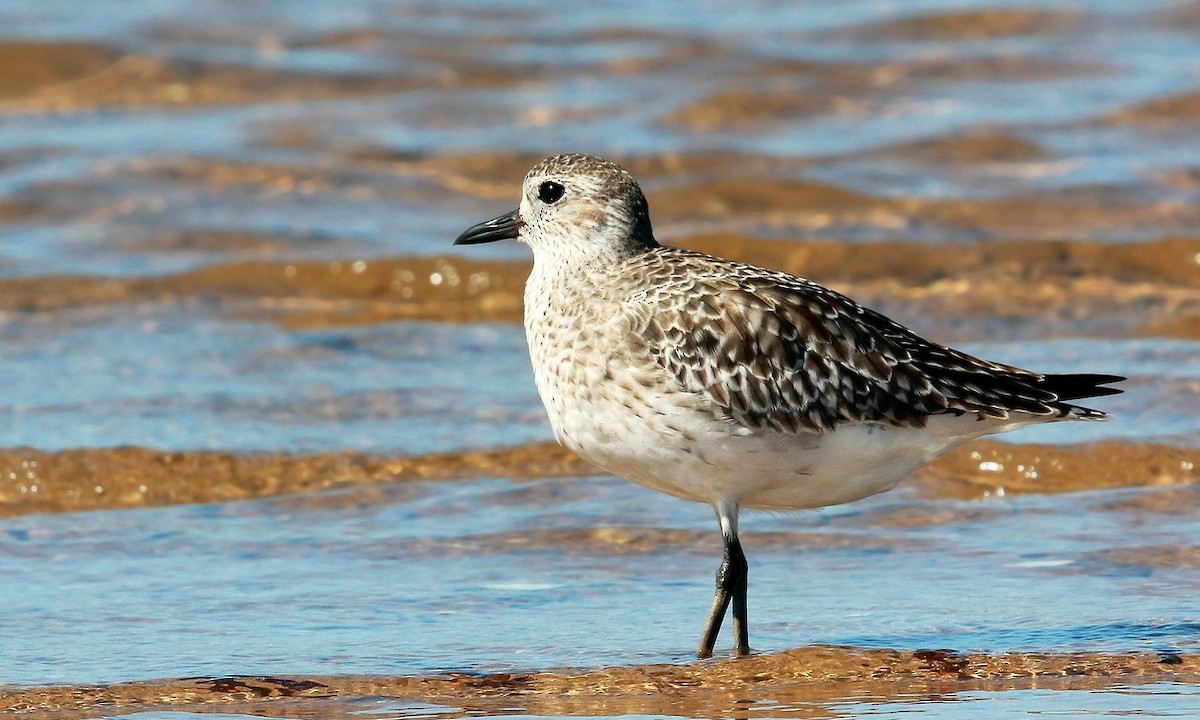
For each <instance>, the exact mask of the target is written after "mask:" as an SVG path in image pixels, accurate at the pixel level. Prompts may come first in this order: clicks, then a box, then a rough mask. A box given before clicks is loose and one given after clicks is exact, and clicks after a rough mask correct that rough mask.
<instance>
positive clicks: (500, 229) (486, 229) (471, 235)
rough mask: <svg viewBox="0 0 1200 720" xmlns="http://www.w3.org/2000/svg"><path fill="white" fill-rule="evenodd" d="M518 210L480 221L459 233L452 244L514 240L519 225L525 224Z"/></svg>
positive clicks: (519, 229) (519, 227)
mask: <svg viewBox="0 0 1200 720" xmlns="http://www.w3.org/2000/svg"><path fill="white" fill-rule="evenodd" d="M519 212H520V211H519V210H513V211H512V212H509V213H504V214H503V215H501V216H500V217H497V218H492V219H491V220H488V221H487V222H481V223H479V224H478V225H476V226H474V227H472V228H469V229H468V230H467V231H466V232H464V233H463V234H462V235H459V236H458V239H456V240H455V241H454V244H455V245H478V244H479V243H490V242H496V241H497V240H515V239H516V238H517V234H518V233H519V232H520V231H521V226H522V225H524V224H525V223H523V222H521V218H520V217H519V216H518V213H519Z"/></svg>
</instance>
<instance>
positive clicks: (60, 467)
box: [0, 440, 1200, 517]
mask: <svg viewBox="0 0 1200 720" xmlns="http://www.w3.org/2000/svg"><path fill="white" fill-rule="evenodd" d="M600 472H601V471H600V470H598V469H597V468H595V467H594V466H592V465H589V464H588V463H586V462H584V461H583V460H581V459H579V458H578V457H577V456H575V455H574V454H573V453H571V452H570V451H569V450H567V449H565V448H563V447H560V446H558V445H554V444H551V443H540V444H531V445H524V446H519V447H513V448H505V449H499V450H481V451H477V452H467V453H438V454H432V455H422V456H415V457H393V458H387V457H376V456H371V455H364V454H351V453H338V454H329V455H315V456H297V455H265V454H251V455H237V454H231V453H203V452H164V451H157V450H152V449H149V448H139V447H125V448H114V449H111V450H110V449H83V450H67V451H61V452H45V451H39V450H34V449H29V448H25V449H22V448H17V449H8V450H0V517H6V516H13V515H24V514H30V513H54V512H80V511H84V510H112V509H126V508H139V507H154V506H163V505H174V504H179V503H222V502H232V501H239V500H253V499H257V498H265V497H273V496H276V495H284V494H290V493H307V492H313V491H319V490H330V489H339V488H348V487H370V486H386V485H388V484H391V483H403V482H415V481H430V480H443V481H470V480H475V479H479V478H493V477H499V478H511V479H517V480H532V479H538V478H547V477H581V476H587V475H595V474H599V473H600ZM1198 479H1200V449H1196V448H1182V447H1171V446H1166V445H1156V444H1151V443H1127V442H1106V443H1093V444H1089V445H1083V446H1061V445H1034V444H1025V445H1020V444H1012V443H1005V442H997V441H989V440H981V441H976V442H974V443H971V444H969V445H967V446H964V447H962V448H959V449H956V450H954V451H951V452H950V453H947V454H946V455H944V456H943V457H941V458H939V459H937V460H936V461H934V462H933V463H932V464H930V465H929V466H928V467H927V468H925V469H923V470H921V471H920V472H919V474H918V475H917V476H916V477H915V478H914V479H913V480H912V481H911V482H912V484H913V485H914V486H915V487H917V488H918V489H919V490H920V492H921V493H922V494H924V495H926V496H928V497H938V498H959V499H979V498H984V497H989V496H991V495H996V494H1000V495H1004V494H1013V495H1021V494H1028V493H1064V492H1080V491H1086V490H1105V489H1113V488H1134V487H1163V486H1173V485H1192V484H1195V483H1196V482H1197V480H1198Z"/></svg>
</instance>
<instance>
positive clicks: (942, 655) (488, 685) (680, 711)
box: [0, 646, 1200, 720]
mask: <svg viewBox="0 0 1200 720" xmlns="http://www.w3.org/2000/svg"><path fill="white" fill-rule="evenodd" d="M1161 682H1170V683H1187V684H1194V683H1197V682H1200V658H1198V657H1197V656H1195V655H1179V654H1174V653H1165V654H1164V653H1129V654H1094V653H1062V654H1058V653H1053V652H1038V653H1003V654H994V655H988V654H965V655H960V654H957V653H954V652H952V651H946V650H927V651H915V652H913V651H896V650H869V649H861V648H850V647H832V646H813V647H805V648H799V649H796V650H789V651H786V652H781V653H776V654H769V655H757V656H752V657H749V658H745V659H740V660H733V659H718V660H714V661H709V662H691V663H681V664H670V665H646V666H640V667H609V668H599V669H594V670H563V671H553V672H531V673H524V672H504V673H492V674H470V673H451V674H445V675H427V676H416V677H361V676H315V677H307V676H305V677H290V676H284V677H240V676H235V677H228V678H190V679H182V680H172V679H164V680H148V681H144V682H136V683H119V684H114V685H99V686H96V685H76V686H51V687H36V688H15V689H5V688H0V713H11V714H13V715H14V716H18V717H23V718H31V719H33V720H70V719H73V718H84V717H91V716H94V715H95V714H97V713H104V714H106V715H108V714H127V713H134V712H145V711H150V710H173V711H193V712H237V713H247V714H253V715H262V716H268V717H313V716H320V717H347V718H349V717H354V716H357V715H359V714H361V712H362V711H363V710H362V705H361V701H363V700H365V699H373V700H379V699H384V698H389V699H395V700H404V701H409V702H419V703H431V704H435V705H441V706H444V711H445V712H439V711H438V709H437V708H429V709H427V710H426V712H425V713H423V714H422V715H421V716H422V717H460V716H461V715H462V713H463V712H464V711H466V712H470V713H475V714H489V715H491V714H511V713H513V712H517V711H521V712H525V713H529V714H535V715H553V716H569V715H625V714H633V713H642V714H660V713H665V714H669V715H684V716H687V717H712V716H714V715H720V716H724V715H728V714H736V716H737V717H746V718H753V717H776V716H778V715H779V713H780V709H781V707H782V708H787V709H790V710H791V712H789V716H796V717H832V716H834V715H837V714H838V713H835V712H833V711H832V710H829V709H826V708H824V707H823V705H824V704H826V703H836V702H839V701H841V702H847V701H858V702H861V701H863V700H864V699H870V700H873V701H882V700H886V699H888V698H896V699H903V698H926V699H934V698H940V699H942V700H952V699H953V696H954V695H955V694H956V693H959V692H968V691H981V690H982V691H988V692H1004V691H1014V690H1025V689H1031V688H1049V689H1057V690H1102V689H1106V688H1113V687H1130V686H1137V685H1145V684H1150V683H1161ZM748 698H753V702H751V701H749V700H748ZM356 701H357V703H358V704H356Z"/></svg>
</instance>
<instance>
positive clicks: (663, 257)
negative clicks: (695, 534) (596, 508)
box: [455, 154, 1124, 657]
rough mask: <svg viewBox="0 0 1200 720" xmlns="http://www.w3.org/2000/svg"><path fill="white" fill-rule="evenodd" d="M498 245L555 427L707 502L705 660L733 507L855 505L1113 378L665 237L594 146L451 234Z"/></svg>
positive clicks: (719, 602)
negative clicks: (947, 333) (951, 338)
mask: <svg viewBox="0 0 1200 720" xmlns="http://www.w3.org/2000/svg"><path fill="white" fill-rule="evenodd" d="M505 239H512V240H518V241H520V242H522V243H524V244H526V245H528V246H529V247H530V248H531V250H532V251H533V255H534V265H533V270H532V272H531V273H530V275H529V279H528V280H527V282H526V286H525V332H526V338H527V340H528V343H529V352H530V359H531V361H532V364H533V369H534V379H535V381H536V384H537V388H538V394H539V395H540V397H541V399H542V402H543V404H544V405H545V407H546V412H547V415H548V417H549V420H550V425H551V427H552V428H553V430H554V435H555V438H556V439H557V440H558V441H559V442H560V443H562V444H563V445H565V446H567V447H568V448H570V449H571V450H573V451H575V452H576V453H577V454H579V455H580V456H581V457H583V458H584V459H586V460H588V461H590V462H592V463H593V464H595V465H597V466H599V467H601V468H603V469H605V470H606V471H608V472H611V473H613V474H615V475H619V476H621V477H625V478H628V479H629V480H632V481H634V482H636V483H638V484H640V485H644V486H645V487H648V488H651V489H653V490H657V491H660V492H664V493H667V494H669V495H673V496H675V497H679V498H683V499H686V500H693V501H697V502H703V503H707V504H708V505H710V506H712V507H713V509H714V510H715V511H716V513H717V518H718V520H719V522H720V527H721V535H722V538H723V539H724V546H725V551H724V559H723V560H722V562H721V566H720V569H719V570H718V571H717V583H716V585H717V586H716V594H715V597H714V599H713V605H712V610H711V612H710V613H709V617H708V622H707V623H706V625H705V629H704V632H703V635H702V638H701V641H700V648H699V651H698V655H699V656H700V657H708V656H710V655H711V654H712V651H713V647H714V645H715V644H716V640H717V635H718V633H719V631H720V629H721V626H722V624H723V623H724V618H725V616H726V614H727V613H728V612H729V609H730V607H731V606H732V615H733V634H734V642H733V644H734V651H735V652H736V653H737V654H738V655H745V654H748V653H749V652H750V642H749V625H748V620H747V606H746V588H747V577H748V565H747V562H746V556H745V554H744V553H743V551H742V546H741V542H740V541H739V539H738V515H739V511H740V510H741V508H765V509H775V510H787V509H799V508H819V507H824V506H828V505H836V504H839V503H846V502H852V501H855V500H859V499H862V498H865V497H868V496H870V495H874V494H876V493H879V492H883V491H885V490H889V489H891V488H893V487H895V486H896V484H898V483H899V482H900V481H901V480H903V479H904V478H905V477H906V476H908V475H909V474H910V473H912V472H913V471H914V470H916V469H917V468H918V467H920V466H921V465H923V464H925V463H927V462H928V461H930V460H931V459H933V458H934V457H936V456H937V455H939V454H941V453H943V452H945V451H946V450H949V449H950V448H952V447H954V446H956V445H958V444H960V443H963V442H966V441H968V440H971V439H973V438H977V437H980V436H983V435H987V434H990V433H997V432H1005V431H1008V430H1014V429H1017V428H1020V427H1023V426H1026V425H1031V424H1036V423H1045V422H1055V421H1061V420H1100V419H1103V418H1105V417H1106V415H1105V413H1103V412H1102V411H1099V410H1094V409H1092V408H1088V407H1084V406H1081V405H1076V404H1074V403H1073V402H1072V401H1074V400H1080V399H1084V398H1089V397H1101V396H1105V395H1112V394H1116V393H1119V392H1121V391H1120V390H1119V389H1117V388H1113V387H1109V386H1110V385H1112V384H1113V383H1116V382H1119V381H1121V380H1124V378H1123V377H1120V376H1117V375H1102V374H1058V375H1047V374H1041V373H1037V372H1032V371H1029V370H1023V369H1021V368H1017V367H1013V366H1011V365H1005V364H1001V363H996V362H990V361H987V360H983V359H981V358H977V357H974V356H971V355H969V354H967V353H964V352H960V351H958V350H954V349H952V348H949V347H945V346H942V345H939V344H937V343H934V342H931V341H929V340H926V339H924V338H922V337H921V336H919V335H917V334H916V333H914V332H913V331H911V330H909V329H908V328H906V327H904V326H902V325H900V324H899V323H896V322H894V321H892V320H891V319H889V318H887V317H885V316H884V315H882V314H880V313H877V312H874V311H872V310H869V309H867V308H864V307H862V306H860V305H858V304H857V303H855V302H854V301H853V300H851V299H850V298H848V297H846V296H844V295H841V294H839V293H837V292H834V291H833V290H830V289H828V288H825V287H822V286H821V285H818V284H817V283H814V282H812V281H810V280H806V279H804V278H800V277H795V276H792V275H788V274H786V273H782V272H776V271H772V270H766V269H763V268H759V267H755V266H753V265H747V264H744V263H737V262H732V261H728V260H723V259H720V258H717V257H712V256H709V255H704V254H701V253H697V252H691V251H687V250H681V249H677V248H670V247H664V246H662V245H660V244H659V243H658V242H657V240H655V238H654V234H653V231H652V228H651V223H650V215H649V207H648V204H647V202H646V198H645V196H644V195H643V194H642V191H641V188H640V187H638V184H637V182H635V181H634V179H633V177H632V176H631V175H630V174H629V173H628V172H626V171H625V170H624V169H622V168H621V167H619V166H617V165H616V164H614V163H611V162H609V161H607V160H604V159H601V158H597V157H592V156H588V155H577V154H568V155H557V156H555V157H551V158H548V159H546V160H544V161H542V162H541V163H539V164H538V165H537V166H535V167H534V168H533V169H532V170H530V171H529V174H528V175H526V177H525V182H524V185H523V192H522V197H521V202H520V206H519V207H518V208H517V209H516V210H514V211H512V212H509V213H506V214H504V215H501V216H500V217H497V218H495V219H494V220H489V221H487V222H484V223H480V224H479V225H476V226H474V227H472V228H470V229H469V230H467V231H466V232H464V233H463V234H462V235H460V236H459V237H458V239H457V240H456V241H455V244H457V245H469V244H476V243H484V242H495V241H497V240H505Z"/></svg>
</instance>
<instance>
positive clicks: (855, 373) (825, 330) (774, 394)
mask: <svg viewBox="0 0 1200 720" xmlns="http://www.w3.org/2000/svg"><path fill="white" fill-rule="evenodd" d="M731 265H734V266H736V267H735V268H734V269H735V270H737V272H734V273H732V275H733V276H735V277H737V280H736V281H730V280H729V279H728V275H727V276H726V277H725V278H721V279H718V278H716V277H708V278H706V277H704V276H701V277H696V276H695V275H693V276H691V277H690V278H689V279H688V280H687V281H686V285H687V286H688V289H687V290H686V292H678V293H673V294H674V295H675V299H676V300H677V302H674V303H666V304H663V303H659V304H658V305H657V307H656V308H655V312H653V313H650V312H646V313H641V314H640V318H639V321H638V322H636V323H635V328H637V330H636V331H638V332H640V335H641V337H642V339H643V341H644V343H645V346H646V348H647V350H648V351H649V352H650V353H651V354H652V355H653V356H654V358H655V360H656V362H658V363H659V364H660V365H661V366H662V367H663V368H664V369H666V370H667V371H668V372H669V373H670V374H671V376H673V377H674V378H675V379H676V380H677V381H678V382H679V384H680V386H682V388H684V389H686V390H689V391H692V392H698V393H703V394H704V395H705V396H706V397H707V398H708V400H709V401H711V402H712V403H713V404H714V405H715V406H716V408H718V409H719V411H720V412H722V413H723V414H724V415H726V416H727V417H728V418H729V419H730V420H731V421H733V422H736V423H738V424H741V425H743V426H745V427H748V428H753V429H766V428H773V429H775V430H777V431H781V432H792V433H798V432H821V431H825V430H830V429H832V428H834V427H836V426H837V425H838V424H839V423H843V422H848V421H880V422H888V423H892V424H897V425H914V426H921V425H924V424H925V422H926V419H927V418H928V417H929V416H931V415H937V414H943V413H955V414H965V413H974V414H977V415H978V416H979V417H996V418H1004V417H1007V416H1008V413H1009V412H1010V411H1019V412H1024V413H1032V414H1036V415H1057V414H1062V412H1063V410H1062V407H1064V406H1062V405H1061V403H1058V402H1056V401H1057V400H1058V397H1057V396H1056V394H1055V393H1053V392H1050V391H1049V390H1047V389H1045V388H1042V387H1039V384H1040V383H1041V381H1042V376H1040V375H1037V374H1035V373H1031V372H1028V371H1025V370H1021V369H1019V368H1014V367H1009V366H1005V365H1000V364H997V363H991V362H987V361H984V360H980V359H978V358H975V357H972V356H970V355H967V354H965V353H961V352H958V351H956V350H953V349H950V348H946V347H942V346H940V345H937V344H935V343H932V342H929V341H927V340H924V339H922V338H921V337H919V336H918V335H916V334H915V333H913V332H911V331H910V330H908V329H906V328H904V327H903V326H901V325H899V324H897V323H895V322H893V321H891V320H889V319H888V318H886V317H884V316H883V315H880V314H879V313H876V312H874V311H871V310H868V309H866V308H863V307H861V306H859V305H858V304H856V303H855V302H854V301H852V300H850V299H849V298H847V297H845V296H843V295H841V294H839V293H836V292H833V291H832V290H828V289H827V288H824V287H822V286H820V285H817V284H815V283H811V282H809V281H806V280H803V279H800V278H795V277H792V276H790V275H785V274H782V273H771V272H768V271H763V270H760V269H758V268H753V267H751V266H742V265H738V264H736V263H732V264H731ZM660 290H661V291H665V292H670V291H671V289H670V288H660ZM680 290H683V288H682V287H681V288H680Z"/></svg>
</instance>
